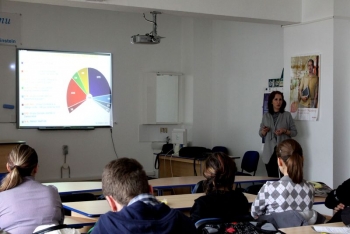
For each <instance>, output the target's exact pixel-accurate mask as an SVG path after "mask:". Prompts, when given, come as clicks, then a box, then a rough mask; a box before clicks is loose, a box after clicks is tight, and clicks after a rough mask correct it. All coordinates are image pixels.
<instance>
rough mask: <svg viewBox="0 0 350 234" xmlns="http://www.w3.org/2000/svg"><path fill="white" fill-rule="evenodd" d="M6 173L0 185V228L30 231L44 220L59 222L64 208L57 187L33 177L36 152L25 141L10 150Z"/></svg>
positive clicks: (46, 221) (60, 222)
mask: <svg viewBox="0 0 350 234" xmlns="http://www.w3.org/2000/svg"><path fill="white" fill-rule="evenodd" d="M6 167H7V170H8V171H9V173H8V174H7V176H6V177H5V178H4V179H3V180H2V183H1V186H0V228H1V229H2V230H4V231H7V232H9V233H11V234H17V233H18V234H23V233H32V232H33V231H34V229H35V228H36V227H37V226H39V225H43V224H55V225H57V224H62V223H63V220H64V215H63V209H62V204H61V199H60V196H59V194H58V192H57V189H56V188H55V187H53V186H45V185H42V184H41V183H39V182H37V181H35V180H34V176H35V174H36V173H37V171H38V155H37V154H36V152H35V150H34V149H33V148H31V147H30V146H28V145H18V146H16V147H15V148H13V149H12V151H11V152H10V154H9V156H8V159H7V164H6Z"/></svg>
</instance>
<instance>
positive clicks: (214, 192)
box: [190, 152, 249, 222]
mask: <svg viewBox="0 0 350 234" xmlns="http://www.w3.org/2000/svg"><path fill="white" fill-rule="evenodd" d="M236 172H237V167H236V164H235V162H234V161H233V160H232V159H231V158H230V157H228V156H227V155H226V154H224V153H221V152H217V153H213V154H212V155H210V156H209V157H208V158H207V159H206V161H205V169H204V171H203V175H204V177H205V178H206V180H205V181H204V183H203V186H204V190H205V193H206V194H205V195H204V196H201V197H199V198H197V199H196V200H195V202H194V205H193V207H192V209H191V212H190V214H191V219H192V220H193V222H197V221H198V220H200V219H203V218H221V219H223V220H227V221H240V220H237V219H242V217H244V216H245V217H247V215H249V204H248V200H247V198H246V197H245V196H244V194H243V193H242V192H240V191H235V190H233V184H234V182H235V174H236Z"/></svg>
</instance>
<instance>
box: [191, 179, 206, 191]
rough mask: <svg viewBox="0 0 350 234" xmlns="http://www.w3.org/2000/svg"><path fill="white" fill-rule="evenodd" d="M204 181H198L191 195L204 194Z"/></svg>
mask: <svg viewBox="0 0 350 234" xmlns="http://www.w3.org/2000/svg"><path fill="white" fill-rule="evenodd" d="M203 182H204V180H201V181H199V182H198V183H197V184H196V185H195V186H194V188H193V189H192V191H191V193H204V187H203Z"/></svg>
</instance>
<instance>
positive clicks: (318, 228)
mask: <svg viewBox="0 0 350 234" xmlns="http://www.w3.org/2000/svg"><path fill="white" fill-rule="evenodd" d="M312 228H313V229H314V230H315V231H316V232H326V233H338V234H341V233H350V228H349V227H325V226H313V227H312Z"/></svg>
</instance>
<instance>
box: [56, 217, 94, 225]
mask: <svg viewBox="0 0 350 234" xmlns="http://www.w3.org/2000/svg"><path fill="white" fill-rule="evenodd" d="M96 222H97V219H96V218H81V217H72V216H65V217H64V222H63V223H64V224H66V225H67V226H68V227H70V228H81V227H84V226H94V225H95V223H96Z"/></svg>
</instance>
